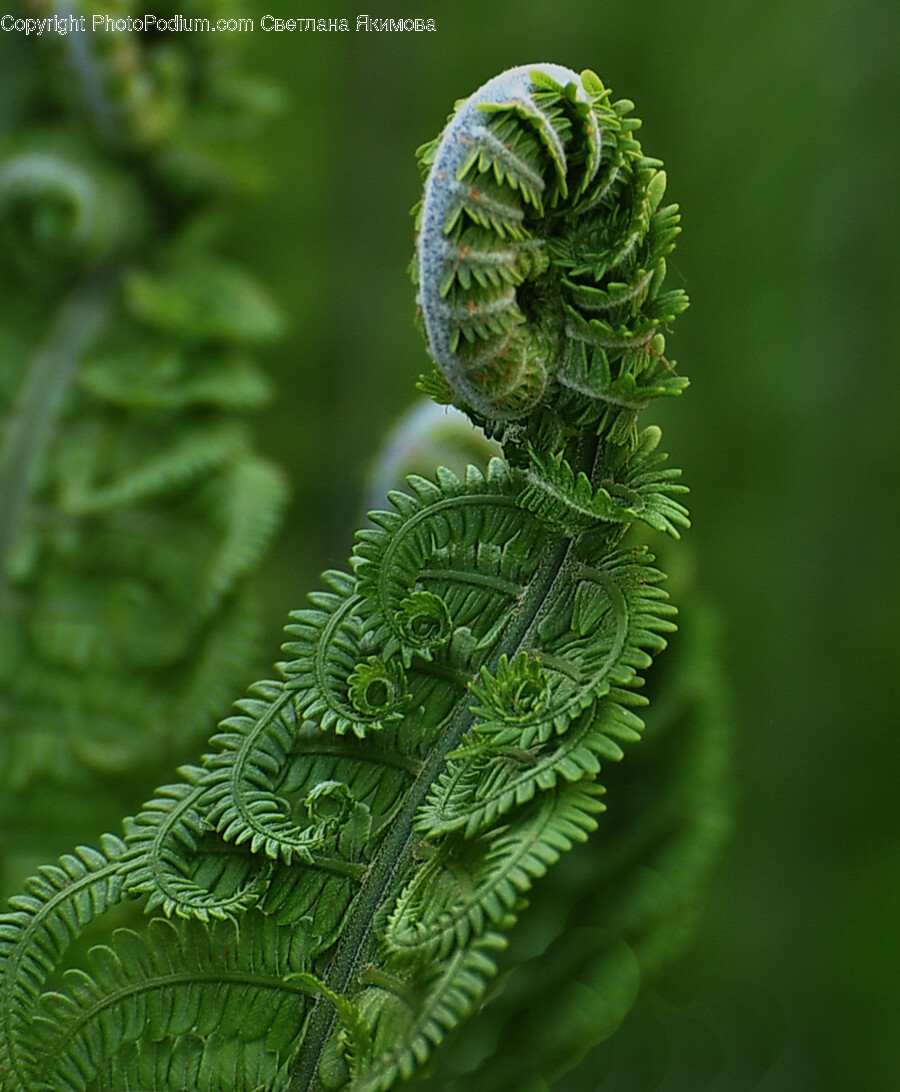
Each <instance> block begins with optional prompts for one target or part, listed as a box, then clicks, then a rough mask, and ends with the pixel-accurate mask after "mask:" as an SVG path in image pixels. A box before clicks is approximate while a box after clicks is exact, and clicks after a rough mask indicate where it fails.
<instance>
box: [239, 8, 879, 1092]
mask: <svg viewBox="0 0 900 1092" xmlns="http://www.w3.org/2000/svg"><path fill="white" fill-rule="evenodd" d="M256 10H257V12H258V13H259V14H260V15H261V14H263V13H265V12H266V11H269V12H271V13H272V14H276V15H280V16H284V17H287V16H290V15H294V14H296V13H295V12H294V11H293V10H292V9H291V10H288V8H287V7H284V8H282V7H281V6H280V5H278V4H275V5H271V6H269V7H265V6H264V5H258V6H257V7H256ZM366 10H367V11H370V14H373V15H390V16H394V17H396V16H397V15H403V16H407V17H411V16H419V17H431V18H434V19H435V22H436V26H437V30H436V31H435V32H434V33H424V34H414V33H412V34H372V33H369V34H363V33H359V34H357V33H355V32H353V31H351V32H350V33H349V34H320V33H317V34H298V33H294V34H288V33H284V34H276V33H269V34H262V33H261V32H260V31H259V30H257V32H256V33H255V34H254V36H253V38H252V40H248V43H247V44H248V47H249V52H248V62H252V63H250V64H249V65H248V66H249V67H251V68H255V69H256V70H257V71H264V72H265V73H267V74H268V75H270V76H271V77H272V78H273V79H275V80H276V81H277V82H278V83H279V84H280V85H281V87H282V89H283V91H284V93H285V97H286V102H285V108H284V110H283V112H282V113H281V115H280V117H279V119H278V120H277V121H276V122H275V123H274V124H273V125H272V126H271V127H270V128H269V129H268V131H267V133H266V135H265V136H264V137H263V138H261V139H260V140H259V141H258V142H256V143H254V145H253V148H252V151H253V153H254V154H256V155H258V156H259V158H260V160H261V161H262V163H263V164H264V166H265V168H266V170H267V171H268V174H269V186H268V189H267V193H266V197H265V199H264V200H263V201H261V202H258V203H257V204H256V205H255V206H254V207H252V208H247V209H246V211H244V212H243V213H242V218H241V220H240V222H239V223H238V224H237V225H236V228H235V231H234V234H233V237H232V246H233V248H234V252H235V254H237V255H240V256H241V257H242V259H244V260H245V261H248V262H249V263H250V264H251V265H252V266H253V268H254V269H255V271H256V272H257V273H258V274H259V275H260V276H261V277H262V278H263V279H264V280H265V281H266V283H267V284H268V285H269V287H270V288H271V289H272V291H273V292H274V293H275V295H276V297H277V298H278V299H279V300H280V301H281V303H282V305H283V306H284V307H285V309H286V310H287V312H288V315H289V320H290V332H289V335H288V337H287V338H286V339H285V341H284V342H283V343H282V344H281V346H280V348H279V349H278V350H277V351H276V352H273V353H271V354H270V356H269V363H270V367H271V368H272V369H273V371H275V372H276V373H277V378H278V382H279V385H280V392H281V394H280V398H279V400H278V403H277V406H276V407H275V409H274V410H273V411H272V412H271V413H270V415H269V417H268V418H267V421H266V428H265V436H264V443H265V444H266V446H267V448H268V450H269V451H270V452H272V453H273V454H275V455H277V457H278V458H279V459H281V460H282V461H283V462H284V463H285V464H287V465H288V466H289V467H290V471H291V475H292V478H293V482H294V489H295V497H294V505H293V508H292V510H291V514H290V516H289V519H288V523H287V525H286V529H285V532H284V534H283V536H282V539H281V548H280V550H279V552H278V553H277V555H276V557H275V559H274V560H273V562H272V563H271V567H270V570H269V572H270V575H271V580H270V604H271V616H272V634H273V637H272V649H273V654H274V650H275V644H276V642H277V633H278V624H279V623H278V618H279V617H280V616H282V615H283V611H284V608H285V607H288V606H291V605H296V604H298V603H299V602H300V601H301V599H302V597H303V595H304V593H305V591H306V590H308V588H309V587H310V586H312V584H311V582H312V581H314V579H315V574H316V572H317V571H318V570H320V569H322V568H324V567H326V566H329V565H343V564H344V563H345V560H346V556H347V553H348V549H349V540H350V531H351V528H352V527H353V526H354V524H355V521H356V520H357V518H358V515H359V509H358V505H359V497H360V495H361V492H362V488H363V483H364V480H365V475H366V470H367V459H368V457H369V455H370V453H371V452H372V451H373V450H374V449H375V447H376V446H377V443H378V440H379V437H380V436H381V435H382V434H383V433H384V430H385V428H386V427H387V426H388V425H389V423H390V422H391V420H392V418H393V417H394V416H395V415H396V414H397V413H399V412H400V411H402V410H403V409H404V408H405V407H406V406H407V405H408V404H409V403H410V402H411V401H412V399H413V397H414V392H413V388H412V382H413V379H414V377H415V375H416V374H417V373H418V372H419V371H422V370H425V369H426V367H427V361H426V359H425V356H424V353H423V350H422V346H421V343H420V339H419V336H418V334H417V332H416V330H415V329H414V327H413V323H412V310H413V294H412V290H411V287H410V284H409V280H408V277H407V274H406V267H407V265H408V262H409V259H410V256H411V251H412V227H411V222H410V220H409V217H408V210H409V208H410V207H411V206H412V205H413V204H414V202H415V201H416V200H417V199H418V193H419V180H418V174H417V170H416V167H415V162H414V158H413V150H414V149H415V148H416V147H417V146H418V145H419V144H421V143H424V142H425V141H426V140H428V139H430V138H431V137H432V136H433V135H435V133H436V132H437V131H438V130H439V129H440V127H441V126H442V124H443V122H444V120H445V118H446V115H447V113H448V112H449V110H450V108H451V106H452V103H453V102H454V100H455V99H457V98H461V97H464V96H465V95H467V94H469V93H470V92H471V91H473V90H474V89H475V88H476V87H478V86H479V85H480V84H481V83H483V82H484V81H485V80H486V79H488V78H489V77H490V76H492V75H494V74H495V73H497V72H499V71H500V70H502V69H503V68H505V67H509V66H512V65H517V64H523V63H528V62H532V61H542V60H546V61H555V62H558V63H561V64H564V65H567V66H569V67H571V68H575V69H580V68H583V67H590V68H593V69H594V70H595V71H597V72H598V73H599V74H600V75H601V77H602V78H603V79H604V81H605V82H606V83H607V84H608V85H609V86H611V87H612V88H613V90H614V92H615V93H616V95H617V96H622V97H628V98H631V99H633V100H634V101H635V103H636V105H637V110H636V113H637V115H638V116H639V117H642V118H643V119H644V127H643V129H642V134H641V139H642V142H643V145H644V148H645V150H646V151H647V152H648V154H650V155H655V156H658V157H660V158H662V159H663V160H664V161H665V164H666V168H667V170H668V174H669V195H670V196H671V198H672V199H674V200H677V201H678V202H679V203H680V204H681V206H682V211H683V225H684V234H683V237H682V240H681V241H680V244H679V248H678V250H677V252H676V254H675V255H674V260H673V262H672V263H671V269H672V274H671V275H672V277H673V280H674V281H676V282H680V283H683V284H684V286H685V287H686V288H687V290H688V292H689V293H690V295H691V297H692V300H693V303H692V307H691V310H690V311H689V312H688V313H687V315H685V316H684V317H683V318H682V319H680V320H679V322H678V329H677V331H676V332H675V335H674V337H673V338H672V339H671V340H670V342H669V349H670V350H671V352H672V355H673V356H674V357H676V358H677V360H678V362H679V370H680V371H682V372H684V373H685V374H687V375H689V376H690V377H691V380H692V386H691V388H690V390H689V391H688V393H687V395H686V397H685V398H683V399H681V400H680V401H678V402H675V403H673V404H672V405H670V406H667V407H666V412H665V415H664V417H660V420H662V422H663V424H664V427H665V429H666V441H667V447H668V449H669V450H670V451H671V452H672V458H673V460H674V461H675V463H676V465H682V466H683V467H684V468H685V473H686V481H687V482H688V483H689V484H690V486H691V488H692V491H693V492H692V497H691V507H692V512H693V516H694V527H693V529H692V531H691V532H690V536H689V540H690V548H691V549H692V550H693V551H694V553H695V555H696V564H697V567H698V569H699V572H700V577H701V580H702V583H703V585H704V587H705V589H706V591H707V592H708V594H709V596H710V597H711V598H712V599H713V600H715V601H716V602H717V604H718V606H719V610H720V612H721V615H722V618H723V637H722V640H723V644H724V654H725V658H726V662H727V664H728V669H729V672H730V677H731V683H732V693H733V704H734V709H735V720H736V736H737V739H736V750H735V769H736V778H737V790H738V791H737V796H738V799H737V811H736V825H735V833H734V837H733V839H732V842H731V845H730V847H729V850H728V852H727V854H726V857H725V859H724V862H723V864H722V866H721V868H720V869H719V872H718V874H717V877H716V879H715V881H714V884H713V887H712V890H711V892H710V898H709V906H708V911H707V914H706V918H705V925H704V928H703V930H702V932H701V934H700V936H699V939H698V941H697V943H696V944H695V946H694V948H693V951H692V954H691V956H690V957H689V958H688V959H687V960H686V961H682V962H681V963H680V964H679V965H678V967H677V969H676V970H675V971H673V972H671V973H669V974H667V975H666V976H665V978H664V980H663V981H662V982H661V983H659V984H658V987H657V990H656V1000H655V1001H654V1002H653V1003H654V1004H656V1006H657V1013H659V1012H662V1011H663V1010H665V1011H666V1012H667V1013H668V1014H669V1018H668V1021H667V1023H666V1027H667V1029H668V1034H669V1035H670V1037H671V1036H674V1035H675V1034H676V1031H677V1032H678V1034H679V1035H680V1034H683V1037H684V1040H685V1041H686V1042H687V1041H693V1042H695V1043H696V1044H705V1046H703V1047H700V1046H698V1047H697V1050H696V1051H695V1053H694V1055H693V1056H691V1057H686V1058H684V1059H682V1060H681V1063H680V1068H679V1064H675V1063H673V1065H672V1066H671V1068H670V1071H669V1073H668V1074H667V1075H665V1076H663V1077H662V1078H661V1083H659V1081H657V1083H654V1080H655V1078H654V1079H651V1078H649V1077H646V1078H641V1079H638V1078H633V1079H634V1080H636V1081H637V1080H640V1082H641V1083H639V1084H634V1086H633V1087H632V1086H629V1087H624V1086H623V1087H622V1088H621V1089H618V1090H617V1092H643V1090H644V1089H645V1088H646V1089H648V1090H649V1089H650V1088H663V1089H666V1090H669V1092H674V1090H675V1089H680V1090H684V1092H692V1090H694V1089H697V1090H699V1089H704V1088H714V1089H718V1090H719V1092H742V1090H743V1089H747V1090H749V1089H759V1090H760V1092H806V1090H810V1092H812V1090H816V1092H830V1090H844V1089H848V1090H849V1089H873V1090H875V1089H878V1090H880V1089H889V1088H894V1087H896V1086H897V1080H898V1077H900V824H898V821H897V807H898V795H900V794H898V784H900V768H898V762H897V759H898V755H900V743H898V739H900V733H898V712H897V711H898V706H900V702H898V698H900V688H898V680H900V661H898V637H897V626H896V617H897V615H898V609H900V595H898V591H900V586H898V579H900V578H898V573H900V566H898V563H897V552H898V551H897V547H898V536H897V524H898V516H897V507H898V499H900V475H898V466H900V462H898V456H900V445H898V441H897V425H898V421H900V382H898V363H900V352H898V332H897V330H898V324H897V312H898V308H900V273H898V245H900V223H898V218H900V213H898V201H897V196H896V194H897V181H896V180H897V172H898V170H900V148H898V142H897V133H898V128H900V91H898V80H897V72H898V68H900V8H898V6H897V4H896V3H895V2H894V0H858V2H856V3H854V4H849V3H846V2H841V0H752V2H751V0H731V2H730V3H727V4H726V3H717V2H713V0H683V2H682V3H680V4H677V5H673V4H668V3H663V2H658V0H602V2H600V0H597V2H591V3H588V2H585V0H557V2H556V3H554V4H546V3H538V2H535V0H519V2H518V3H516V4H511V3H501V2H498V0H460V2H457V3H455V4H453V5H452V6H451V5H441V4H438V3H436V2H432V3H431V4H429V3H427V2H426V3H424V4H421V5H409V4H400V5H396V4H391V5H382V4H375V5H373V6H371V9H369V8H367V9H366ZM306 14H308V15H310V16H312V15H319V16H338V17H340V16H345V17H347V18H349V19H350V23H351V26H352V25H354V24H355V16H356V14H357V12H356V10H355V9H354V10H353V11H350V10H346V11H345V10H343V9H342V10H338V8H337V7H333V8H332V9H329V10H325V8H321V10H319V9H317V10H316V11H315V12H314V11H312V9H306ZM642 1018H644V1019H646V1018H647V1017H646V1011H645V1013H644V1016H643V1017H641V1014H640V1013H638V1015H637V1016H636V1017H635V1020H640V1019H642ZM619 1034H620V1037H621V1039H620V1042H625V1043H627V1042H628V1035H629V1034H630V1029H629V1026H628V1023H627V1022H626V1025H625V1027H624V1028H623V1029H622V1031H621V1032H620V1033H619ZM632 1034H633V1042H634V1043H639V1041H640V1037H639V1036H638V1035H637V1033H636V1032H632ZM692 1037H693V1038H692ZM711 1044H714V1048H713V1046H712V1045H711ZM704 1051H706V1054H704ZM689 1053H690V1052H689ZM676 1054H677V1051H676ZM673 1057H674V1055H673ZM677 1061H678V1060H677V1058H676V1059H675V1062H677ZM725 1063H727V1064H725ZM723 1073H727V1074H728V1076H727V1078H725V1077H723V1076H722V1074H723ZM717 1074H718V1076H717ZM723 1080H724V1081H725V1083H723ZM604 1087H605V1085H604Z"/></svg>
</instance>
